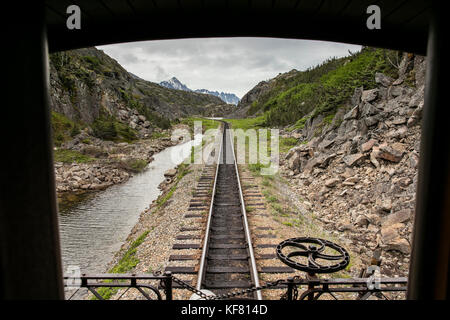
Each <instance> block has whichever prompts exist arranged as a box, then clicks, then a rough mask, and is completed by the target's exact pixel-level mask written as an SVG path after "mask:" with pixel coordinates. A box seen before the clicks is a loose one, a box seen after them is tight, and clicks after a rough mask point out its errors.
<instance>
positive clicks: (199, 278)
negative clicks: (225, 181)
mask: <svg viewBox="0 0 450 320" xmlns="http://www.w3.org/2000/svg"><path fill="white" fill-rule="evenodd" d="M223 127H224V130H225V125H224V124H223ZM220 139H221V141H220V151H219V156H218V157H217V166H216V173H215V176H214V185H213V191H212V196H211V204H210V206H209V213H208V221H207V223H206V233H205V238H204V242H203V249H202V256H201V258H200V267H199V269H198V276H197V286H196V289H197V290H200V289H201V286H202V282H203V277H204V275H205V263H206V255H207V253H208V247H209V231H210V228H211V219H212V213H213V210H214V197H215V196H216V185H217V175H218V173H219V165H220V159H221V157H222V150H223V134H220Z"/></svg>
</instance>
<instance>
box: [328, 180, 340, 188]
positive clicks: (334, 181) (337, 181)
mask: <svg viewBox="0 0 450 320" xmlns="http://www.w3.org/2000/svg"><path fill="white" fill-rule="evenodd" d="M339 182H341V180H340V179H338V178H331V179H328V180H325V186H326V187H328V188H333V187H335V186H336V185H337V184H338V183H339Z"/></svg>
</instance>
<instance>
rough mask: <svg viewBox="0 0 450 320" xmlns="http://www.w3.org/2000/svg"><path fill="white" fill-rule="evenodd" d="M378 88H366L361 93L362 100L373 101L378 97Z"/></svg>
mask: <svg viewBox="0 0 450 320" xmlns="http://www.w3.org/2000/svg"><path fill="white" fill-rule="evenodd" d="M378 91H379V90H378V89H371V90H364V91H363V92H362V95H361V101H362V102H371V101H374V100H375V99H376V98H377V97H378Z"/></svg>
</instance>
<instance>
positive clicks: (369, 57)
mask: <svg viewBox="0 0 450 320" xmlns="http://www.w3.org/2000/svg"><path fill="white" fill-rule="evenodd" d="M398 61H399V53H397V52H394V51H389V50H384V49H375V48H363V50H362V51H360V52H357V53H354V54H351V55H350V56H347V57H343V58H339V59H337V58H332V59H329V60H327V61H325V62H323V63H322V64H320V65H318V66H316V67H314V68H310V69H308V70H305V71H297V70H292V71H290V72H288V73H284V74H280V75H278V76H277V77H275V78H273V79H271V80H269V81H263V82H260V83H259V84H258V85H257V86H255V87H254V88H253V89H252V90H250V91H249V92H248V93H247V94H246V95H245V96H244V97H243V98H242V100H241V102H240V103H239V104H238V106H237V109H238V110H239V111H238V112H237V113H236V115H238V116H255V115H264V120H265V124H266V125H267V126H280V125H282V126H284V125H289V124H294V123H296V122H297V121H299V122H298V123H297V126H296V127H300V126H301V125H302V124H303V123H304V121H305V120H306V117H305V116H306V115H308V114H309V115H308V117H309V118H311V117H315V116H317V115H318V114H323V115H324V116H328V115H332V114H335V113H336V111H337V110H338V109H339V108H348V107H349V106H350V101H349V98H350V97H351V95H352V94H353V92H354V89H355V88H357V87H364V88H365V89H372V88H374V87H375V85H376V83H375V74H376V73H384V74H386V75H388V76H391V77H393V76H395V73H396V68H395V67H394V64H395V63H398ZM406 81H409V82H410V81H411V80H410V79H406Z"/></svg>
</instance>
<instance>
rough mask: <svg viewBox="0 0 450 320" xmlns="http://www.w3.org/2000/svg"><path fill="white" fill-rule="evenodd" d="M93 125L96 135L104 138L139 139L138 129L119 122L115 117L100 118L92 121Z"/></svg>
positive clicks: (122, 140) (124, 140) (117, 140)
mask: <svg viewBox="0 0 450 320" xmlns="http://www.w3.org/2000/svg"><path fill="white" fill-rule="evenodd" d="M91 127H92V130H93V131H94V135H95V136H96V137H97V138H100V139H103V140H111V141H115V142H133V141H134V140H136V139H137V131H136V130H133V129H131V128H130V127H129V126H127V125H125V124H123V123H121V122H118V121H117V120H116V119H114V118H113V117H103V118H98V119H96V120H95V121H94V122H93V123H92V125H91Z"/></svg>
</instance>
